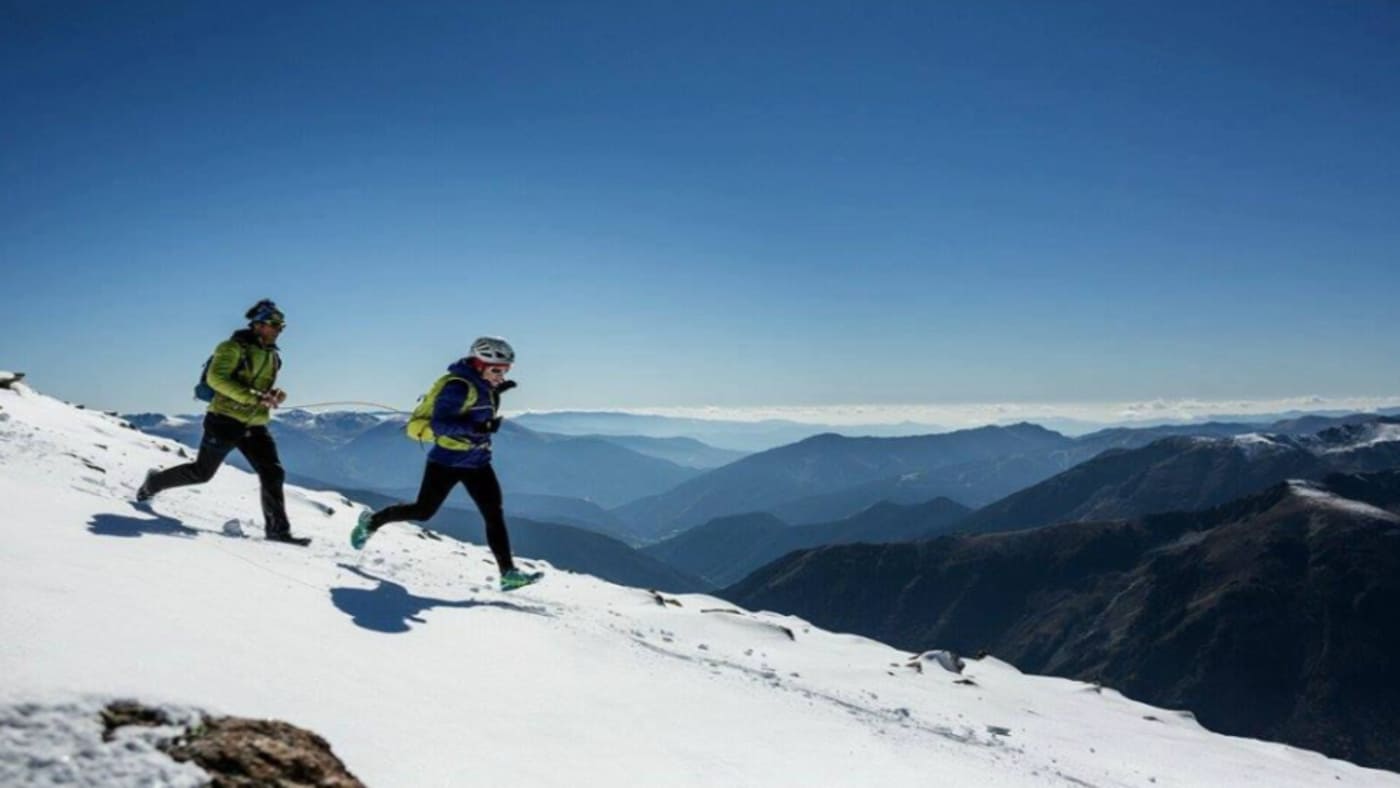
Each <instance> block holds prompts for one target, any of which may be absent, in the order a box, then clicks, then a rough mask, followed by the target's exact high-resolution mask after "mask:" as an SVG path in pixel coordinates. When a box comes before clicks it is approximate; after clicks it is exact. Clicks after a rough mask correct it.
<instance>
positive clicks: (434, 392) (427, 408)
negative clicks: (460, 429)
mask: <svg viewBox="0 0 1400 788" xmlns="http://www.w3.org/2000/svg"><path fill="white" fill-rule="evenodd" d="M454 380H460V381H462V382H463V383H465V384H467V399H466V401H464V402H463V403H462V409H461V410H460V411H458V412H459V413H466V412H467V410H468V409H470V408H471V407H472V406H473V405H475V404H476V400H477V396H478V395H477V393H476V386H473V385H472V384H471V381H469V380H467V379H466V378H459V377H457V376H456V375H443V376H442V377H440V378H438V379H437V382H436V383H434V384H433V387H432V388H430V389H428V393H427V394H424V395H423V396H422V397H420V398H419V400H418V406H417V407H415V408H414V409H413V413H412V414H411V415H409V417H408V426H407V427H406V428H405V431H406V432H408V437H409V438H412V439H413V440H416V441H419V442H420V443H433V444H436V443H437V442H438V439H437V435H436V434H434V433H433V407H434V406H435V405H437V398H438V395H439V394H441V393H442V387H443V386H446V385H447V384H448V383H449V382H451V381H454ZM444 441H445V442H450V443H452V444H465V447H464V448H470V446H471V442H470V441H462V440H458V439H453V438H446V439H444ZM444 445H445V444H444ZM448 448H461V447H458V446H449V447H448Z"/></svg>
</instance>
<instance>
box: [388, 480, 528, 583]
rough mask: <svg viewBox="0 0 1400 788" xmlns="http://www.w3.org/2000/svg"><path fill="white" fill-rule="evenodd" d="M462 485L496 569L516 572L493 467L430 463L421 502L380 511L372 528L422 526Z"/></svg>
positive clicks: (420, 498)
mask: <svg viewBox="0 0 1400 788" xmlns="http://www.w3.org/2000/svg"><path fill="white" fill-rule="evenodd" d="M458 482H461V483H462V485H463V486H464V487H466V488H467V495H470V496H471V497H472V501H473V502H474V503H476V508H477V510H479V511H480V512H481V519H482V520H483V521H485V523H486V544H488V545H490V547H491V552H492V553H494V554H495V555H496V565H497V566H499V567H500V568H501V571H502V572H509V571H510V570H512V569H514V568H515V562H514V561H512V560H511V557H510V534H508V533H507V532H506V514H505V511H504V509H503V508H502V506H501V483H500V482H499V481H497V480H496V471H495V470H494V469H493V468H492V467H491V466H490V465H483V466H482V467H480V468H454V467H452V466H451V465H441V464H439V463H436V462H429V463H427V464H426V467H425V468H423V484H422V485H421V486H420V487H419V488H418V500H417V501H415V502H413V503H401V504H399V505H397V506H390V507H387V508H384V509H380V510H379V511H377V512H375V513H374V514H373V516H371V517H370V520H369V527H370V530H374V529H376V528H378V527H379V526H381V525H384V524H385V523H397V522H401V521H403V520H417V521H419V522H422V521H423V520H427V519H429V518H431V517H432V516H433V515H435V514H437V510H438V509H440V508H442V502H443V501H446V500H447V494H448V493H450V492H452V488H453V487H454V486H456V484H457V483H458Z"/></svg>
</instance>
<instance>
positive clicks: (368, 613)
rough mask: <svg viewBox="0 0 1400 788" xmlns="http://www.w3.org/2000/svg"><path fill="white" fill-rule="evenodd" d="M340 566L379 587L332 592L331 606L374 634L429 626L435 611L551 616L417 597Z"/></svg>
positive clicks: (524, 608) (509, 606) (506, 605)
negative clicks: (475, 610) (488, 609)
mask: <svg viewBox="0 0 1400 788" xmlns="http://www.w3.org/2000/svg"><path fill="white" fill-rule="evenodd" d="M339 566H340V568H341V569H344V570H346V571H349V572H353V573H355V574H357V575H359V576H360V577H363V578H365V579H366V580H373V581H375V582H377V583H378V584H379V585H377V586H375V587H374V588H348V587H344V586H342V587H339V588H332V589H331V602H333V603H334V604H335V606H336V607H337V608H339V609H340V611H341V612H343V613H345V614H346V615H348V616H350V617H351V618H352V619H353V620H354V622H355V624H356V625H358V626H361V627H364V628H365V629H368V630H372V631H374V632H385V633H395V632H407V631H409V629H411V628H412V627H411V626H410V624H409V622H410V621H411V622H415V623H418V624H425V623H427V621H426V620H425V619H423V618H422V617H421V614H422V613H423V612H424V611H426V610H430V609H432V608H435V607H461V608H471V607H498V608H502V609H504V610H514V611H516V612H517V613H530V614H532V615H537V616H548V615H549V613H548V612H547V611H546V610H545V608H543V607H538V606H528V605H517V604H513V603H511V602H502V601H494V600H477V599H461V600H456V601H454V600H449V599H434V598H432V597H425V596H414V595H413V594H410V593H409V592H408V589H407V588H404V587H403V586H401V585H399V584H398V583H394V582H391V581H389V580H385V579H383V578H380V577H375V576H374V575H372V574H370V573H368V572H366V571H364V570H363V569H361V568H359V567H357V566H351V565H349V564H339Z"/></svg>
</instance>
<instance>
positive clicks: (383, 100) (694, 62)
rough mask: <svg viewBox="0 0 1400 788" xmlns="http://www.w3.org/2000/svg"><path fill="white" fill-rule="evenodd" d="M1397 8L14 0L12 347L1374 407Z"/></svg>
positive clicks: (580, 394) (727, 385)
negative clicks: (482, 353) (267, 301)
mask: <svg viewBox="0 0 1400 788" xmlns="http://www.w3.org/2000/svg"><path fill="white" fill-rule="evenodd" d="M1397 40H1400V5H1397V4H1395V3H1389V2H1381V1H1380V0H1357V1H1356V2H1345V3H1330V2H1321V3H1320V2H1258V3H1251V2H1242V3H1218V2H1211V3H1190V2H1188V3H1183V2H1173V3H1141V2H1121V1H1120V2H1103V3H1079V2H1071V3H1030V2H1027V3H1003V2H977V3H962V4H953V3H946V4H945V3H933V2H916V3H878V4H875V3H858V2H821V1H820V0H818V1H816V2H812V1H806V2H791V3H788V2H757V3H755V2H747V1H745V2H704V3H688V2H635V3H634V2H625V3H621V2H620V3H608V2H604V3H591V4H582V3H544V2H526V3H499V2H474V3H412V4H389V3H377V2H375V3H369V2H365V3H334V4H331V3H324V4H321V3H300V4H281V3H244V4H236V5H230V4H224V3H174V2H162V3H122V4H107V3H63V4H57V3H47V2H38V1H34V2H30V1H26V2H18V3H15V2H0V66H3V68H0V105H3V106H4V107H5V108H6V110H5V111H4V112H3V114H0V183H3V187H0V261H2V262H3V274H0V277H3V279H0V282H3V289H4V292H5V293H6V295H7V296H8V297H7V298H6V299H5V320H4V322H5V326H6V328H5V330H4V332H3V334H0V368H10V369H20V370H24V371H26V372H28V373H29V375H30V376H31V380H32V381H33V382H34V384H35V385H36V387H38V388H40V389H41V390H44V391H46V392H49V393H53V394H57V395H60V396H63V397H65V398H69V399H73V400H78V401H82V402H86V403H89V404H91V405H94V406H98V407H104V408H114V409H120V410H123V411H136V410H164V411H185V412H187V411H190V410H193V409H195V408H194V405H195V403H193V401H192V400H190V397H189V390H190V388H191V386H192V378H193V377H194V375H195V374H196V372H197V371H198V369H199V366H200V364H201V363H202V362H203V360H204V358H205V357H206V356H207V354H208V353H209V351H210V350H211V349H212V347H213V345H214V344H215V343H216V342H217V341H219V340H220V339H222V338H223V337H225V336H226V335H227V334H228V332H230V331H231V330H232V329H234V328H236V327H237V326H238V325H239V324H240V323H241V316H242V313H243V310H244V309H246V308H247V307H248V306H249V305H250V304H251V303H252V302H253V301H255V300H257V299H258V298H261V297H264V296H270V297H273V298H275V299H276V300H277V301H278V302H279V303H280V304H282V305H283V307H284V308H285V309H286V311H287V313H288V316H289V320H290V323H291V325H290V328H289V330H288V331H287V333H286V335H285V337H284V340H283V348H284V357H285V360H286V365H285V370H284V377H283V384H284V387H285V388H286V389H287V390H288V391H289V393H290V395H291V398H292V400H294V401H297V402H320V401H326V400H371V401H376V402H385V403H390V404H397V405H400V406H401V407H406V406H410V405H411V404H412V402H413V400H414V398H415V397H416V396H417V395H418V394H420V393H421V392H422V391H423V390H424V389H426V387H427V386H428V385H429V384H430V383H431V381H432V379H433V377H434V376H435V375H436V374H437V372H438V370H440V369H441V368H442V367H443V366H444V365H445V364H446V363H448V362H449V361H451V360H452V359H454V358H456V357H457V356H459V355H461V354H462V353H463V352H464V351H465V348H466V347H467V345H468V344H469V343H470V341H471V339H472V338H473V337H475V336H477V335H478V334H483V333H492V334H501V335H504V336H506V337H508V338H510V339H511V340H512V342H514V343H515V345H516V346H517V349H518V350H519V352H520V362H519V364H518V366H517V369H516V377H517V378H518V379H519V380H520V382H521V384H522V385H521V388H520V389H519V390H518V391H517V392H515V393H513V394H512V395H511V397H512V401H511V403H510V404H511V405H512V406H513V407H514V408H516V409H519V408H542V409H543V408H568V407H578V408H640V407H654V408H670V407H688V408H695V407H705V406H719V407H723V408H744V407H751V406H830V405H846V404H870V405H881V404H890V403H914V404H921V403H986V402H1040V403H1057V402H1058V403H1083V402H1103V401H1117V402H1126V401H1135V400H1154V401H1155V400H1177V399H1189V400H1206V401H1225V400H1249V399H1261V400H1265V399H1268V400H1273V399H1282V398H1292V397H1304V396H1322V397H1395V396H1397V395H1400V367H1397V364H1396V360H1397V359H1400V309H1397V308H1396V304H1395V302H1396V301H1397V297H1396V294H1397V293H1400V220H1397V219H1396V217H1397V216H1400V142H1397V140H1400V100H1397V97H1400V46H1397V45H1396V43H1395V42H1396V41H1397Z"/></svg>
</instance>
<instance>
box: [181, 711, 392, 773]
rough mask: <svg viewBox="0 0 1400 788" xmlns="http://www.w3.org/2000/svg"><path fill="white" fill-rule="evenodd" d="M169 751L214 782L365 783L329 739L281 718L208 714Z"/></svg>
mask: <svg viewBox="0 0 1400 788" xmlns="http://www.w3.org/2000/svg"><path fill="white" fill-rule="evenodd" d="M165 750H166V752H168V753H170V757H172V758H174V759H175V760H177V761H193V762H194V763H196V764H198V765H199V767H200V768H202V769H204V770H205V771H206V772H209V773H210V774H211V775H213V776H214V780H213V782H212V783H211V785H213V786H214V788H234V787H235V786H237V788H244V787H245V786H246V787H251V786H263V785H276V786H282V787H283V788H291V787H292V786H303V785H305V786H313V785H314V786H332V787H333V788H351V787H352V786H363V785H364V784H363V783H361V782H360V781H359V780H358V779H357V778H356V777H355V776H354V775H353V774H351V773H350V772H349V771H348V770H347V769H346V768H345V764H344V763H342V762H341V760H340V759H339V758H337V757H336V756H335V753H333V752H331V747H330V745H329V744H328V743H326V740H325V739H323V738H321V737H320V736H317V735H316V734H314V733H312V732H310V731H307V730H303V729H301V728H298V727H296V726H295V725H291V724H288V723H285V722H281V721H279V720H252V719H246V718H241V717H210V718H206V719H205V721H204V725H203V726H202V727H200V728H196V729H194V730H192V731H190V733H189V735H188V736H184V737H181V738H179V739H176V740H175V741H173V742H171V743H170V744H169V746H168V747H167V748H165Z"/></svg>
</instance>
